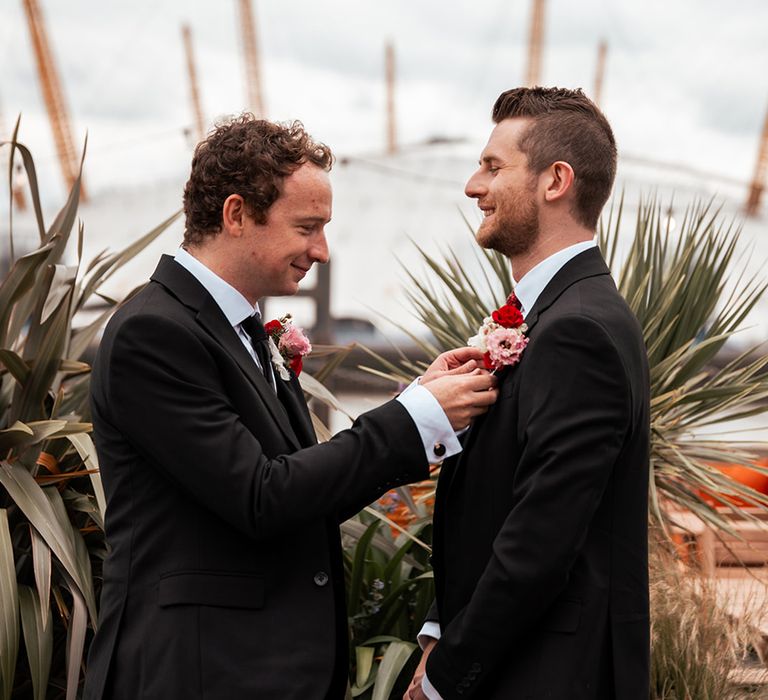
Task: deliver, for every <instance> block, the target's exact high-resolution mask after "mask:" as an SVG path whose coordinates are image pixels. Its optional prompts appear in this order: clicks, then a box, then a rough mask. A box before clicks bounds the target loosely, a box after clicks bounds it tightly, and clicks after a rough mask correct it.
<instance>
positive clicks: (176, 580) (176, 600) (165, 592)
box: [157, 571, 264, 610]
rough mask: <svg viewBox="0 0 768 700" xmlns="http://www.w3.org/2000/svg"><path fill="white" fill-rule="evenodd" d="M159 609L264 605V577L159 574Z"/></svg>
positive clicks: (227, 574) (203, 573)
mask: <svg viewBox="0 0 768 700" xmlns="http://www.w3.org/2000/svg"><path fill="white" fill-rule="evenodd" d="M157 597H158V604H159V605H160V607H161V608H166V607H170V606H172V605H210V606H213V607H220V608H245V609H250V610H258V609H259V608H263V607H264V577H263V576H261V575H254V574H229V573H221V572H211V571H174V572H171V573H168V574H164V575H163V576H161V577H160V582H159V583H158V587H157Z"/></svg>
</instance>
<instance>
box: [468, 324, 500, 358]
mask: <svg viewBox="0 0 768 700" xmlns="http://www.w3.org/2000/svg"><path fill="white" fill-rule="evenodd" d="M499 328H501V326H500V325H499V324H498V323H496V321H494V320H493V319H492V318H491V317H490V316H486V317H485V318H484V319H483V325H482V326H480V329H479V330H478V332H477V335H473V336H472V337H471V338H470V339H469V340H467V345H469V346H471V347H473V348H479V349H480V350H482V351H483V352H488V336H489V335H490V334H491V333H493V332H494V331H495V330H498V329H499Z"/></svg>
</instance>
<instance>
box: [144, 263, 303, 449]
mask: <svg viewBox="0 0 768 700" xmlns="http://www.w3.org/2000/svg"><path fill="white" fill-rule="evenodd" d="M152 280H153V281H155V282H158V283H160V284H162V285H163V286H164V287H165V288H166V289H167V290H168V291H169V292H171V294H173V295H174V296H175V297H176V298H177V299H178V300H179V301H180V302H181V303H182V304H184V305H185V306H187V307H189V308H190V309H192V310H193V311H196V316H195V318H196V320H197V322H198V323H199V324H200V325H201V326H202V327H203V328H204V329H205V330H206V332H207V333H208V334H209V335H210V336H211V337H212V338H213V339H214V340H215V341H216V342H217V343H218V344H219V345H220V346H221V347H222V348H224V350H225V351H226V352H227V353H228V354H229V355H230V356H231V357H232V359H233V360H235V362H237V364H238V366H239V367H240V369H241V370H242V372H243V374H245V376H246V377H247V378H248V380H249V381H250V383H251V384H252V385H253V387H254V389H256V391H257V392H258V394H259V397H260V398H261V400H262V402H263V403H264V405H265V406H266V407H267V410H268V411H269V412H270V414H271V415H272V417H273V418H274V420H275V422H276V423H277V424H278V425H279V426H280V429H281V430H282V431H283V433H284V434H285V437H286V438H288V441H289V442H290V443H291V446H292V447H293V448H294V449H299V447H300V446H301V445H300V443H299V439H298V437H297V436H296V433H295V432H294V431H293V428H292V426H291V422H290V420H289V419H288V415H287V414H286V412H285V409H284V408H283V405H282V404H281V403H280V401H279V400H278V398H277V396H276V394H275V392H274V391H273V390H272V387H271V386H269V384H267V380H266V379H265V378H264V375H263V374H262V373H261V372H260V371H259V368H258V366H257V365H256V363H255V362H254V361H253V358H252V357H251V356H250V355H249V354H248V351H247V350H246V349H245V346H244V345H243V343H242V341H241V340H240V338H239V337H238V335H237V333H236V332H235V329H234V328H233V327H232V326H231V325H230V323H229V321H228V320H227V318H226V316H224V313H223V312H222V310H221V309H220V308H219V305H218V304H217V303H216V302H215V301H214V300H213V297H212V296H211V295H210V294H208V292H207V291H206V290H205V287H203V286H202V285H201V284H200V283H199V282H198V281H197V280H196V279H195V277H194V276H193V275H192V274H190V273H189V272H188V271H187V270H185V269H184V268H183V267H182V266H181V265H179V264H178V263H177V262H176V261H175V260H174V259H173V258H172V257H171V256H169V255H164V256H163V257H162V258H161V260H160V263H159V265H158V266H157V269H156V270H155V273H154V274H153V275H152ZM278 381H280V380H279V379H278Z"/></svg>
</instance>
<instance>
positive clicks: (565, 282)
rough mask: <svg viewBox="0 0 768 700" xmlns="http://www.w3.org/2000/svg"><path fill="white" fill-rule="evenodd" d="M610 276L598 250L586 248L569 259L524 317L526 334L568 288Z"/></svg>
mask: <svg viewBox="0 0 768 700" xmlns="http://www.w3.org/2000/svg"><path fill="white" fill-rule="evenodd" d="M610 274H611V271H610V270H609V269H608V266H607V265H606V264H605V260H603V256H602V253H601V252H600V249H599V248H588V249H587V250H585V251H584V252H583V253H579V254H578V255H577V256H576V257H574V258H571V259H570V260H569V261H568V262H567V263H565V265H563V266H562V267H561V268H560V269H559V270H558V271H557V272H556V273H555V276H554V277H553V278H552V279H551V280H550V281H549V283H548V284H547V286H546V287H544V289H543V290H542V292H541V294H539V298H538V299H536V301H535V303H534V304H533V308H532V309H531V310H530V311H529V312H528V313H527V314H526V315H525V323H526V325H527V326H528V334H529V335H530V333H531V330H533V327H534V326H535V325H536V323H537V322H538V320H539V316H540V315H541V314H543V313H544V312H545V311H546V310H547V309H548V308H549V307H550V306H552V304H554V303H555V302H556V301H557V299H558V298H559V297H560V295H561V294H562V293H563V292H564V291H565V290H566V289H568V287H570V286H572V285H573V284H575V283H576V282H580V281H581V280H583V279H587V278H588V277H595V276H597V275H610Z"/></svg>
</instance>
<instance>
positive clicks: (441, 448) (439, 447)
mask: <svg viewBox="0 0 768 700" xmlns="http://www.w3.org/2000/svg"><path fill="white" fill-rule="evenodd" d="M432 451H433V452H434V453H435V456H436V457H442V456H443V455H444V454H445V445H443V443H442V442H436V443H435V446H434V447H433V448H432Z"/></svg>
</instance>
